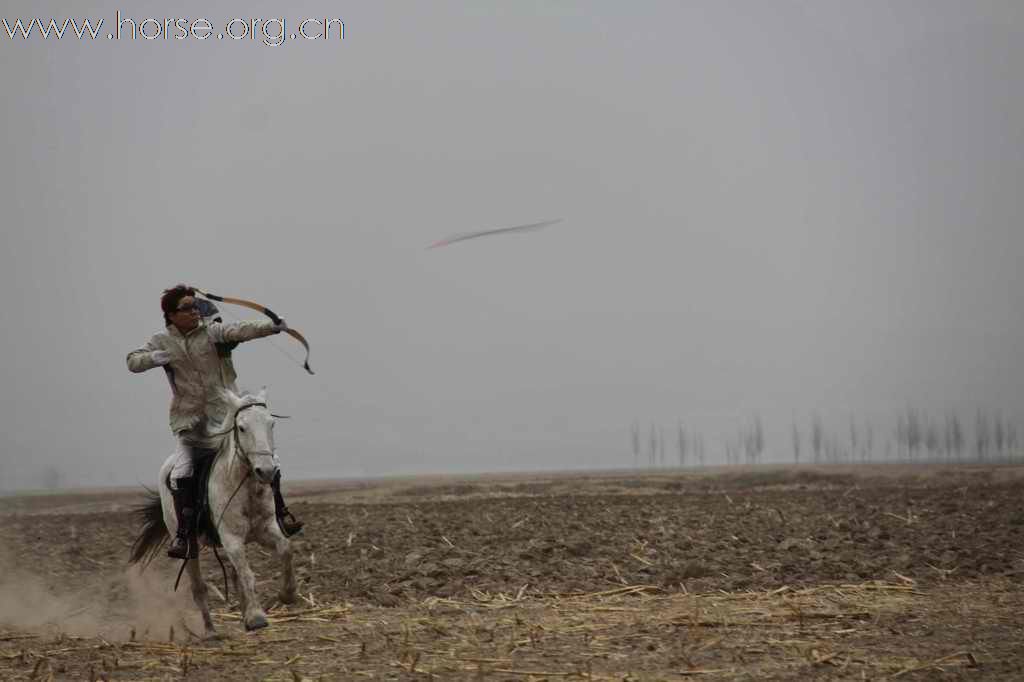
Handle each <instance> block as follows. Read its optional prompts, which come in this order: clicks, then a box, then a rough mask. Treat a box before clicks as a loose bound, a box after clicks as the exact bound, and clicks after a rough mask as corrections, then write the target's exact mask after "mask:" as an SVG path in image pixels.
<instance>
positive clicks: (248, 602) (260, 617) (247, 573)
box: [221, 531, 268, 630]
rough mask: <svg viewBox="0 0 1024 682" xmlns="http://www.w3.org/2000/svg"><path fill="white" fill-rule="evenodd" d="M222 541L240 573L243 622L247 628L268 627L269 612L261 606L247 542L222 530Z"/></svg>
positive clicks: (239, 585)
mask: <svg viewBox="0 0 1024 682" xmlns="http://www.w3.org/2000/svg"><path fill="white" fill-rule="evenodd" d="M221 543H222V544H223V545H224V553H225V554H227V555H228V560H229V561H231V565H232V566H234V567H235V571H236V573H237V574H238V583H239V584H238V587H239V588H240V589H239V592H238V594H239V597H240V599H241V606H242V622H243V623H245V629H246V630H259V629H260V628H265V627H267V625H268V623H267V614H266V613H265V612H264V611H263V607H262V606H260V600H259V598H258V597H257V596H256V576H255V574H253V572H252V569H251V568H249V560H248V559H247V558H246V556H245V543H244V542H243V541H242V539H241V538H239V537H237V536H235V535H229V534H227V533H225V532H223V531H221Z"/></svg>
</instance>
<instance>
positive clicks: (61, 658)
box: [0, 466, 1024, 681]
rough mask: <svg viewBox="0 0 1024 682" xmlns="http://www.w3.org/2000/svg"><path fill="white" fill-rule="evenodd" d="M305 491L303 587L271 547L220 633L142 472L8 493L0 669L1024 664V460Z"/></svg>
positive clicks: (696, 672)
mask: <svg viewBox="0 0 1024 682" xmlns="http://www.w3.org/2000/svg"><path fill="white" fill-rule="evenodd" d="M286 491H287V492H288V493H289V498H290V500H291V501H292V507H293V510H294V511H295V512H296V513H297V514H298V515H299V516H300V517H301V518H302V519H303V520H305V521H306V523H307V526H306V530H305V531H304V532H303V533H302V534H301V535H300V536H299V537H297V538H296V539H294V541H293V546H294V548H295V551H296V567H297V573H298V577H299V591H300V594H301V598H300V601H299V603H298V604H295V605H292V606H281V605H276V604H275V601H274V599H275V597H274V596H275V594H276V592H277V581H278V575H277V573H278V571H277V567H276V566H275V563H274V558H273V557H272V556H270V555H269V554H267V553H265V552H263V551H262V550H260V549H257V548H255V547H252V548H250V558H251V559H252V560H253V568H254V570H255V572H256V574H257V578H258V589H259V591H260V595H261V598H262V599H263V604H264V607H265V608H268V609H269V610H268V613H269V616H270V622H271V626H270V627H268V628H266V629H263V630H260V631H257V632H254V633H245V632H244V630H243V628H242V627H241V624H240V622H239V618H238V612H237V604H235V603H225V602H224V601H223V600H221V599H219V598H217V597H214V598H213V606H214V609H215V612H216V613H215V620H216V621H217V623H218V627H219V629H220V631H221V632H222V633H223V634H224V639H222V640H219V641H212V642H211V641H198V640H196V639H195V638H194V637H193V636H192V634H191V633H192V632H197V631H199V630H200V621H199V618H198V614H197V613H196V612H195V610H194V608H193V607H192V605H191V602H190V599H189V598H188V596H187V591H186V590H184V589H181V590H179V592H178V593H172V591H171V588H172V585H173V582H174V576H175V569H176V567H177V565H176V564H172V563H171V562H170V561H169V560H167V559H165V558H163V557H162V556H161V558H159V559H157V561H156V562H154V564H153V565H151V566H150V568H149V569H148V570H147V571H146V572H144V573H142V574H139V573H138V572H137V571H136V570H134V569H132V570H127V569H126V567H125V562H126V559H127V554H128V548H129V546H130V545H131V542H132V540H133V539H134V537H135V535H136V534H137V528H136V521H135V519H134V518H133V517H132V515H131V513H130V508H131V506H132V505H133V504H134V503H137V502H138V500H139V498H140V493H141V490H139V491H135V490H133V491H126V490H109V491H92V492H80V493H68V494H63V495H19V496H6V497H0V545H2V549H0V678H2V679H4V680H29V679H34V680H46V679H54V680H65V679H68V680H178V679H191V680H281V681H295V680H305V679H312V680H317V679H328V680H350V679H363V678H369V679H396V680H420V679H429V678H435V679H465V680H476V679H488V680H491V679H495V680H530V679H533V680H541V679H548V680H563V679H569V680H571V679H594V680H661V679H667V680H674V679H683V678H696V679H708V680H716V679H721V680H726V679H727V680H742V679H749V680H754V679H756V680H762V679H773V680H806V679H882V678H886V679H889V678H901V679H906V680H949V679H970V680H981V679H984V680H1020V679H1024V590H1022V587H1024V584H1022V583H1024V467H1013V466H1002V467H980V466H960V467H956V466H928V467H926V466H917V467H915V466H874V467H858V468H852V467H848V468H838V467H830V468H811V467H800V468H788V469H787V468H770V467H765V468H759V469H745V470H718V471H705V472H700V473H694V472H683V471H660V472H657V473H647V472H607V473H601V474H591V475H586V474H580V473H575V474H574V473H565V474H545V475H524V474H519V475H508V476H475V477H461V478H451V477H448V478H445V477H422V478H416V479H386V480H374V481H338V482H310V483H304V484H294V485H292V486H291V487H290V488H286ZM203 567H204V568H203V570H204V574H205V575H206V577H207V580H208V582H209V583H210V584H211V585H213V586H215V587H217V588H219V590H221V591H223V589H224V586H223V581H222V577H221V571H220V568H219V566H218V565H217V563H216V561H215V560H214V559H213V557H212V555H210V554H209V553H205V554H204V555H203ZM230 596H231V598H232V602H233V600H234V595H233V594H232V595H230Z"/></svg>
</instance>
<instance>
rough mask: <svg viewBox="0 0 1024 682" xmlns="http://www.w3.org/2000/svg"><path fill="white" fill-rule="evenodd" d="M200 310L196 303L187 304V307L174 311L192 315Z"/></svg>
mask: <svg viewBox="0 0 1024 682" xmlns="http://www.w3.org/2000/svg"><path fill="white" fill-rule="evenodd" d="M197 310H199V308H198V307H197V306H196V304H195V303H186V304H185V305H181V306H178V307H177V308H175V309H174V311H175V312H178V313H191V312H195V311H197Z"/></svg>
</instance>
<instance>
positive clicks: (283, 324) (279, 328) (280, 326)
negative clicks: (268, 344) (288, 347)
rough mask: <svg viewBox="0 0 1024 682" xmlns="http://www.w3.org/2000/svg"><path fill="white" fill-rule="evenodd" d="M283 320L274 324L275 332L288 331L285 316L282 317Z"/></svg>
mask: <svg viewBox="0 0 1024 682" xmlns="http://www.w3.org/2000/svg"><path fill="white" fill-rule="evenodd" d="M280 319H281V321H280V322H279V323H277V324H275V325H274V332H275V333H277V334H280V333H281V332H284V331H288V323H287V322H285V321H284V318H280Z"/></svg>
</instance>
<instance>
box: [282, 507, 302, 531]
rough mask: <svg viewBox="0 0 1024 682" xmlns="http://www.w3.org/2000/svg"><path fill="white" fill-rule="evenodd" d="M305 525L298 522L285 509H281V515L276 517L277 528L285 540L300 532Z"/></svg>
mask: <svg viewBox="0 0 1024 682" xmlns="http://www.w3.org/2000/svg"><path fill="white" fill-rule="evenodd" d="M285 517H287V518H285ZM288 519H291V521H289V520H288ZM305 525H306V524H304V523H303V522H302V521H299V520H298V519H297V518H295V515H294V514H292V513H291V512H290V511H288V508H287V507H285V508H284V509H282V510H281V513H280V514H278V515H277V526H278V528H280V529H281V532H282V533H284V536H285V537H286V538H290V537H291V536H293V535H295V534H296V533H298V532H299V531H301V530H302V528H303V526H305Z"/></svg>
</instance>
